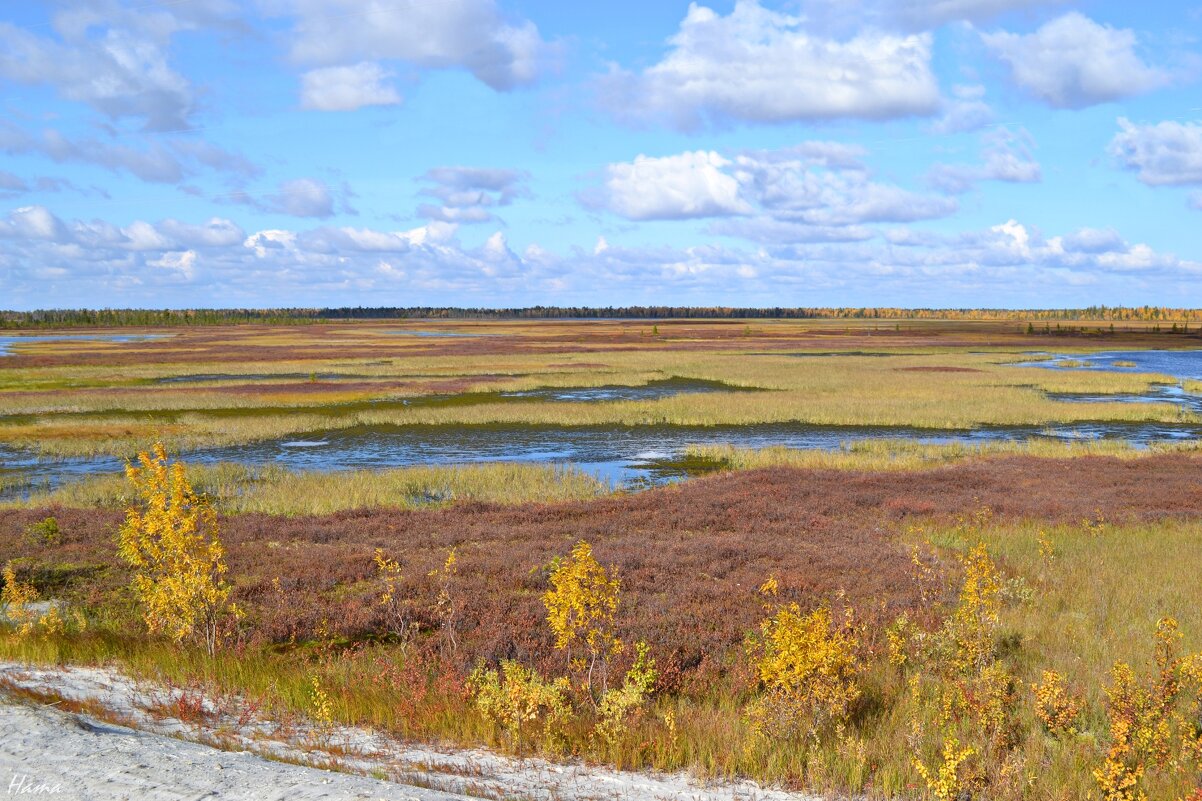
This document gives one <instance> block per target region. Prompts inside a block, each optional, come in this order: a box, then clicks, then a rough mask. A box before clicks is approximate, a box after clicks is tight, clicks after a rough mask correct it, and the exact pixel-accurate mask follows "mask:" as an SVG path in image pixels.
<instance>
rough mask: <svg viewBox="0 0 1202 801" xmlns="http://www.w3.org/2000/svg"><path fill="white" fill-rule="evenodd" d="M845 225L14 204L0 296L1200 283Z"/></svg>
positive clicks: (1133, 250) (1169, 271)
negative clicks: (141, 210)
mask: <svg viewBox="0 0 1202 801" xmlns="http://www.w3.org/2000/svg"><path fill="white" fill-rule="evenodd" d="M756 219H757V218H748V217H736V218H727V219H719V220H716V221H715V224H719V223H742V222H747V223H751V222H752V221H754V220H756ZM772 222H774V223H778V222H779V221H772ZM854 231H855V229H854V228H851V229H841V230H837V231H832V232H830V233H832V234H833V236H832V237H830V238H824V237H823V236H822V235H821V231H820V230H818V229H808V230H807V231H806V234H807V238H800V237H798V236H794V235H792V234H790V235H784V236H781V237H779V241H777V240H774V239H773V237H771V236H769V235H765V234H761V235H760V236H759V238H760V240H761V242H760V244H757V245H756V246H754V247H752V248H738V247H727V246H724V245H719V244H708V245H696V246H693V247H669V246H655V247H627V246H624V245H622V244H620V243H614V242H609V241H605V240H603V239H598V240H597V242H596V246H595V247H594V246H591V245H590V246H588V247H578V248H570V249H568V250H567V251H566V252H561V253H556V252H554V251H551V250H548V249H546V248H543V247H540V246H539V245H537V244H536V243H530V244H527V245H526V246H525V247H522V248H521V249H520V250H515V249H514V248H513V247H512V246H511V244H510V243H509V242H508V241H507V238H506V237H505V235H504V234H502V233H500V232H495V233H493V234H491V235H490V236H488V237H486V238H485V239H484V240H483V241H482V242H480V244H478V245H467V244H464V243H463V242H461V241H460V240H459V238H458V232H457V228H456V226H454V225H453V224H447V223H443V222H440V221H437V220H435V221H431V222H429V223H427V224H426V225H424V226H420V227H418V228H414V229H410V230H400V231H388V230H378V229H373V228H349V227H331V226H321V227H317V228H311V229H300V230H292V229H263V230H259V231H254V232H252V233H249V234H246V235H245V236H242V232H241V231H240V230H238V228H237V226H236V225H234V224H233V223H232V222H230V221H228V220H222V219H213V220H209V221H208V222H202V223H192V222H188V221H178V220H164V221H160V222H158V223H149V222H144V221H135V222H133V223H130V224H129V225H126V226H124V227H118V226H115V225H112V224H111V223H107V222H104V221H96V220H93V221H89V222H82V221H78V220H76V221H67V222H64V221H62V220H59V219H58V218H57V217H55V216H54V214H53V213H51V212H50V211H49V210H47V209H45V208H41V207H21V208H19V209H15V210H13V211H11V212H9V213H8V214H7V215H5V216H3V217H0V265H3V267H4V269H2V270H0V288H2V289H3V291H4V292H5V297H6V298H7V299H8V301H9V302H10V303H12V304H14V305H15V304H21V303H25V304H28V305H37V302H38V300H39V299H40V298H44V297H45V293H46V292H48V291H53V292H55V293H56V295H55V297H62V298H63V299H64V302H68V301H69V302H71V303H81V302H85V301H86V299H91V303H92V304H93V305H94V303H95V299H96V298H99V297H108V296H111V293H112V292H113V291H114V289H113V288H114V287H118V288H119V289H120V291H121V292H122V293H123V294H122V296H121V297H122V298H123V299H125V301H126V302H128V303H141V304H146V305H162V304H163V303H165V302H173V303H181V304H183V305H196V304H198V303H201V302H210V303H216V302H218V301H220V304H222V305H230V304H231V303H234V302H235V301H237V302H245V303H247V304H250V305H261V304H262V302H263V300H262V298H263V295H262V292H263V289H262V288H263V287H264V286H270V287H271V297H272V300H273V302H274V303H277V304H290V303H297V304H318V305H320V304H332V303H355V302H359V301H360V300H361V298H362V297H363V296H364V295H363V293H365V292H369V293H373V296H387V295H389V294H390V293H396V294H397V295H398V296H403V297H405V298H408V299H409V301H408V302H414V303H423V302H432V303H449V302H458V303H463V302H464V300H463V299H464V298H467V297H470V298H473V299H478V300H473V302H485V301H486V300H487V299H489V298H493V299H495V298H496V297H498V296H499V295H505V296H510V297H521V298H524V299H525V301H526V302H538V301H539V300H541V301H543V302H545V301H546V299H548V298H554V299H560V298H566V297H574V298H575V299H577V300H578V301H579V302H586V301H588V299H590V298H591V302H593V303H597V302H599V301H601V302H629V301H630V298H639V299H641V298H644V297H648V298H651V297H662V294H663V292H665V291H671V292H672V294H673V297H678V298H682V299H689V300H691V301H693V302H701V303H714V302H719V300H720V299H721V300H723V301H728V300H730V299H732V298H739V299H740V300H739V301H737V302H751V301H754V300H755V299H756V298H760V302H765V301H766V302H772V301H773V300H774V299H779V298H780V297H781V296H782V293H795V292H799V291H804V292H806V293H807V295H806V296H807V297H813V293H814V292H818V291H820V290H822V291H825V290H829V291H831V292H835V293H836V294H835V295H831V296H824V298H826V301H825V302H836V301H837V300H838V299H839V298H843V299H844V302H848V301H850V302H854V300H853V299H854V298H858V297H864V296H865V295H866V294H871V295H875V294H877V293H880V292H889V293H890V296H891V297H894V298H897V299H898V302H908V303H911V304H914V303H918V304H919V305H921V303H920V301H921V300H922V299H923V298H924V295H923V294H922V293H923V292H924V291H926V288H931V287H938V295H939V297H944V298H946V297H947V295H946V293H947V292H948V291H951V292H953V293H955V292H961V293H962V294H961V295H956V297H964V298H965V299H966V301H967V302H971V299H972V298H977V297H980V293H981V292H988V293H989V297H992V298H996V299H999V301H1000V299H1002V298H1006V299H1010V300H1011V302H1015V303H1017V304H1018V305H1021V303H1022V301H1023V299H1028V300H1027V301H1026V302H1028V303H1029V302H1030V301H1029V298H1030V297H1031V294H1030V293H1031V292H1033V291H1042V293H1043V294H1040V295H1039V297H1041V298H1044V299H1045V300H1052V299H1055V301H1056V302H1064V303H1067V302H1071V300H1072V298H1073V297H1078V296H1077V295H1072V294H1071V287H1072V286H1079V285H1082V284H1090V283H1092V284H1095V285H1104V286H1109V287H1114V286H1124V287H1144V288H1147V287H1157V286H1159V287H1179V286H1180V285H1182V284H1183V283H1184V284H1186V285H1189V284H1191V282H1196V280H1197V278H1198V276H1199V275H1202V263H1199V262H1197V261H1190V260H1187V259H1181V258H1178V257H1176V256H1174V255H1173V254H1171V253H1165V252H1161V251H1157V250H1155V249H1153V248H1151V247H1150V246H1148V245H1146V244H1143V243H1131V242H1127V241H1126V240H1124V239H1123V238H1122V237H1121V236H1120V235H1119V234H1117V233H1116V232H1113V231H1109V230H1092V229H1081V230H1078V231H1072V232H1068V233H1066V234H1063V235H1060V236H1052V237H1048V236H1045V235H1044V234H1043V233H1042V232H1041V231H1040V230H1039V229H1038V228H1036V227H1034V226H1031V225H1029V224H1027V223H1023V222H1019V221H1017V220H1006V221H1004V222H1000V223H998V224H997V225H994V226H990V227H987V228H985V229H983V230H978V231H968V232H965V233H961V234H958V235H937V234H932V233H929V232H921V231H914V230H911V229H905V228H902V229H893V230H891V231H889V232H888V233H887V235H886V236H885V238H884V239H882V238H880V237H870V238H865V239H858V238H855V237H852V236H850V234H851V233H854ZM85 254H86V258H85V257H84V256H85ZM1133 281H1138V282H1141V283H1138V284H1136V283H1129V282H1133ZM1122 282H1128V283H1122ZM599 287H603V288H604V289H603V292H604V293H605V295H604V297H603V298H602V297H599V296H598V295H597V292H598V288H599ZM1066 287H1068V288H1069V289H1066ZM949 288H950V289H949ZM177 290H178V294H173V293H175V292H177ZM931 291H934V290H931ZM63 293H65V294H63ZM106 293H107V294H106ZM521 293H529V294H521ZM757 293H759V294H757ZM1057 293H1059V294H1057ZM1066 293H1069V294H1066ZM1015 298H1017V300H1014V299H1015ZM944 302H946V300H945V301H944Z"/></svg>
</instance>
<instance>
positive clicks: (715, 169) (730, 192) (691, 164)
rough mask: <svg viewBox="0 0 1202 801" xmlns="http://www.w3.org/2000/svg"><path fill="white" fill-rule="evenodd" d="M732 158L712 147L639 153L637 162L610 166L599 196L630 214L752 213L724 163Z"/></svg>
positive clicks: (640, 216) (632, 216) (693, 215)
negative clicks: (659, 155)
mask: <svg viewBox="0 0 1202 801" xmlns="http://www.w3.org/2000/svg"><path fill="white" fill-rule="evenodd" d="M729 166H731V162H730V161H728V160H727V159H725V158H723V157H722V156H720V155H718V154H717V153H714V152H713V151H708V152H707V151H704V150H698V151H696V152H692V153H680V154H679V155H675V156H664V157H662V158H653V157H650V156H642V155H640V156H638V157H637V158H635V160H634V161H633V162H626V163H621V164H610V165H609V167H607V168H606V177H605V185H604V188H603V192H602V194H601V197H600V198H598V199H596V200H590V199H589V198H587V197H586V201H588V202H589V203H590V204H591V205H594V206H598V205H602V204H603V205H604V206H605V207H606V208H608V209H609V210H610V211H612V212H614V213H615V214H618V215H620V216H622V217H625V218H627V219H628V220H685V219H690V218H697V217H719V216H724V215H728V214H749V213H751V212H752V211H753V209H752V207H751V204H750V203H748V202H747V201H746V200H744V199H743V198H742V197H740V187H739V182H738V180H737V179H736V178H735V177H734V176H733V175H731V174H730V173H729V172H726V171H724V169H723V168H725V167H729Z"/></svg>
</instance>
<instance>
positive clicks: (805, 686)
mask: <svg viewBox="0 0 1202 801" xmlns="http://www.w3.org/2000/svg"><path fill="white" fill-rule="evenodd" d="M761 591H763V592H765V593H766V594H768V595H770V596H775V594H776V591H777V583H776V580H775V579H773V578H769V580H768V581H767V582H765V584H764V586H763V587H761ZM857 644H858V643H857V638H856V632H855V628H854V626H853V624H852V613H851V610H850V609H848V610H847V613H846V615H845V616H844V619H843V620H842V621H840V622H838V623H836V622H835V621H834V619H833V617H832V615H831V610H830V607H829V606H827V605H822V606H819V607H818V608H817V609H814V610H813V611H810V612H803V611H802V609H801V607H800V606H799V605H798V604H797V603H789V604H781V605H779V606H777V608H776V610H775V612H774V614H772V616H771V617H769V618H767V619H765V620H764V621H763V622H762V623H761V624H760V630H759V633H758V635H757V636H756V637H755V638H753V639H752V641H751V643H750V647H751V651H752V659H753V662H754V665H755V670H756V674H757V676H758V678H759V681H760V684H761V686H762V687H763V693H762V694H761V695H760V697H758V698H757V699H756V700H755V701H754V702H753V703H752V705H751V707H750V709H749V710H748V715H749V719H750V721H751V725H752V728H753V730H754V731H755V732H756V733H757V734H758V735H761V736H769V735H771V736H774V737H792V736H797V735H804V736H807V737H810V738H813V739H817V738H818V737H819V736H820V735H821V733H822V732H824V731H825V730H827V729H828V728H830V727H832V726H834V727H841V726H842V725H843V724H844V723H845V722H846V721H847V719H848V717H849V716H850V714H851V709H852V705H853V704H854V703H855V702H856V700H857V699H858V698H859V697H860V687H859V684H858V683H857V678H858V676H859V675H860V673H861V670H862V665H861V663H860V659H859V656H858V655H857V653H856V648H857Z"/></svg>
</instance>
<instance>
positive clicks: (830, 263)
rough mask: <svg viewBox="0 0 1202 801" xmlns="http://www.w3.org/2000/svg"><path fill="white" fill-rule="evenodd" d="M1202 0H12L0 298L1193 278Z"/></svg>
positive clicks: (41, 303)
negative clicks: (602, 0)
mask: <svg viewBox="0 0 1202 801" xmlns="http://www.w3.org/2000/svg"><path fill="white" fill-rule="evenodd" d="M1200 231H1202V0H1157V1H1156V2H1144V3H1131V2H1117V1H1115V0H1081V1H1080V2H1066V1H1064V0H800V1H794V2H769V0H759V1H758V2H757V0H705V1H704V2H694V3H685V2H667V1H666V0H652V1H651V2H648V0H642V2H630V1H629V0H609V1H608V2H605V3H573V2H563V0H556V1H555V2H552V1H551V0H159V1H158V2H154V1H153V0H125V1H124V2H123V1H122V0H29V2H23V3H19V4H18V3H5V4H3V7H2V8H0V308H7V309H35V308H80V307H88V308H98V307H121V308H124V307H152V308H166V307H171V308H186V307H281V306H302V307H324V306H417V305H437V306H442V305H450V306H486V307H498V306H530V305H540V304H541V305H560V306H568V305H587V306H608V305H641V304H659V305H720V306H904V307H917V306H924V307H949V306H950V307H1021V308H1041V307H1082V306H1088V305H1096V304H1106V305H1139V304H1154V305H1167V306H1202V233H1200Z"/></svg>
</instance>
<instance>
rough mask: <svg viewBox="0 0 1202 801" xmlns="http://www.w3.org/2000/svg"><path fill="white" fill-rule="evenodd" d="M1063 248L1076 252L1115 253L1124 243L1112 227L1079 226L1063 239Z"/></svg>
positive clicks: (1124, 245)
mask: <svg viewBox="0 0 1202 801" xmlns="http://www.w3.org/2000/svg"><path fill="white" fill-rule="evenodd" d="M1063 246H1064V249H1065V250H1067V251H1073V252H1077V253H1115V252H1119V251H1122V250H1123V249H1124V248H1125V247H1126V244H1125V243H1124V242H1123V238H1122V237H1121V236H1119V232H1118V231H1116V230H1114V229H1113V228H1081V229H1078V230H1077V231H1074V232H1073V233H1071V234H1069V235H1067V236H1065V237H1064V239H1063Z"/></svg>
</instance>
